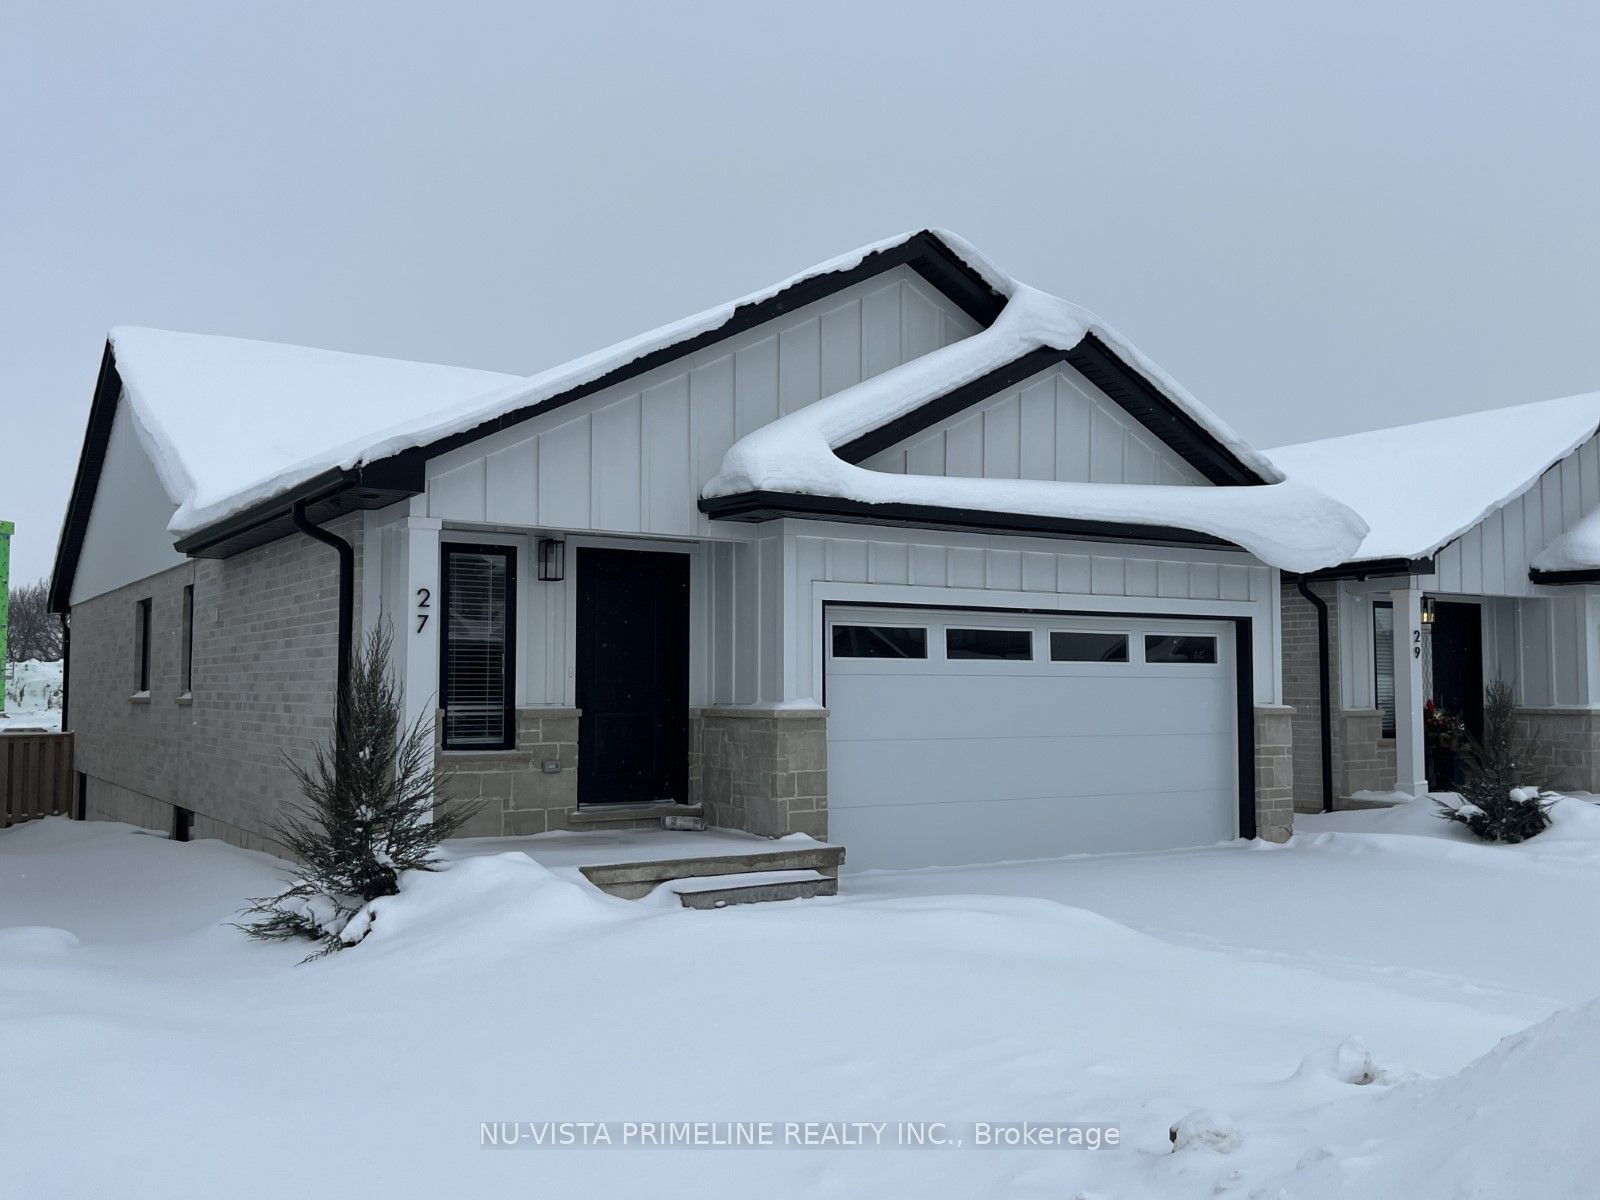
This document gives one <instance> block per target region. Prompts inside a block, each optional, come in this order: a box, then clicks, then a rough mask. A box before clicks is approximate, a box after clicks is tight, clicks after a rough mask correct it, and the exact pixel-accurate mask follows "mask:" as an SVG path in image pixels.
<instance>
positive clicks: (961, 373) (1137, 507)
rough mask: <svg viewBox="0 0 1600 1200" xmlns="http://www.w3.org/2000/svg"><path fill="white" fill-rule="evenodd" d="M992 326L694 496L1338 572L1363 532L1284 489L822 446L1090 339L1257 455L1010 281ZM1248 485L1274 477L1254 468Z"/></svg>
mask: <svg viewBox="0 0 1600 1200" xmlns="http://www.w3.org/2000/svg"><path fill="white" fill-rule="evenodd" d="M1000 290H1001V291H1002V293H1003V294H1005V295H1006V296H1007V302H1006V306H1005V308H1004V310H1003V311H1002V312H1001V314H1000V316H999V317H998V318H997V319H996V321H995V322H994V324H993V325H992V326H990V327H989V328H988V329H986V330H983V331H982V332H979V333H976V334H973V335H972V336H971V337H968V338H965V339H963V340H962V341H959V342H955V343H953V344H951V345H949V346H946V347H944V348H942V349H940V350H935V351H933V352H932V353H929V354H926V355H924V356H922V357H921V358H917V359H913V360H911V361H910V362H907V363H904V364H902V365H900V366H898V367H894V368H892V369H890V370H888V371H885V372H884V373H883V374H881V375H878V376H875V377H874V378H872V379H868V380H865V381H863V382H861V383H858V384H856V385H855V386H853V387H849V388H846V389H844V390H843V391H840V392H836V393H834V394H833V395H831V396H827V397H825V398H823V399H822V400H819V401H817V402H816V403H815V404H811V405H808V406H807V407H805V408H803V409H800V410H798V411H797V412H794V413H790V414H789V415H787V416H785V417H781V418H779V419H778V420H777V421H774V422H773V423H772V424H770V425H766V426H764V427H762V428H760V429H757V430H754V431H752V432H751V433H749V434H748V435H746V436H745V437H744V438H742V439H741V440H740V441H738V442H736V443H735V444H734V445H733V447H732V448H731V449H730V450H729V451H728V453H727V455H726V456H725V458H724V459H723V462H722V470H721V472H720V473H719V474H718V475H717V477H716V478H714V479H713V480H711V482H710V483H708V484H707V485H706V488H705V494H706V495H707V496H731V495H738V494H741V493H744V492H757V491H768V492H780V493H782V492H787V493H796V492H798V493H802V494H805V495H811V496H829V497H834V498H838V499H846V500H853V501H858V502H862V503H867V504H890V503H900V504H921V505H932V506H935V507H940V508H970V509H979V510H984V511H992V512H1007V513H1023V514H1028V515H1032V516H1046V517H1060V518H1064V519H1080V520H1102V521H1109V522H1117V523H1126V524H1134V525H1166V526H1172V527H1176V528H1181V529H1189V530H1198V531H1200V532H1202V533H1207V534H1211V535H1212V536H1215V537H1219V538H1222V539H1224V540H1226V541H1229V542H1233V543H1235V544H1237V545H1240V546H1243V547H1244V548H1245V549H1247V550H1249V551H1250V552H1252V553H1253V554H1255V555H1256V556H1257V557H1258V558H1260V559H1262V560H1263V561H1265V562H1268V563H1271V564H1272V565H1274V566H1279V567H1283V568H1285V569H1287V570H1292V571H1311V570H1316V569H1318V568H1321V567H1327V566H1332V565H1334V564H1336V563H1338V562H1342V561H1343V560H1344V558H1345V557H1346V556H1347V555H1349V554H1350V553H1351V552H1352V551H1353V550H1354V549H1355V548H1356V547H1357V546H1358V545H1360V543H1361V538H1362V536H1363V534H1364V533H1365V532H1366V527H1365V526H1364V525H1363V524H1362V523H1361V521H1360V520H1359V518H1357V516H1356V515H1355V513H1353V512H1351V511H1350V510H1349V509H1348V508H1346V507H1344V506H1343V505H1341V504H1338V503H1335V502H1334V501H1332V500H1330V499H1328V498H1327V497H1326V496H1324V495H1321V494H1320V493H1318V492H1316V491H1314V490H1313V489H1311V488H1308V487H1305V486H1303V485H1302V484H1299V483H1295V482H1277V483H1272V484H1265V485H1259V486H1238V487H1183V486H1170V485H1149V484H1121V483H1118V484H1105V483H1064V482H1057V481H1051V480H1009V479H967V478H954V477H949V476H927V475H902V474H890V473H884V472H878V471H871V470H867V469H865V468H863V467H858V466H855V465H853V464H851V463H847V462H845V461H844V460H843V459H841V458H839V457H838V456H837V455H836V454H835V453H834V450H833V448H834V447H836V446H842V445H844V444H846V443H848V442H850V441H852V440H854V439H855V438H857V437H860V436H861V435H862V434H864V433H867V432H869V431H871V430H873V429H876V428H878V427H880V426H882V425H885V424H887V423H889V422H891V421H894V420H896V419H898V418H899V417H901V416H904V415H905V414H907V413H910V412H912V411H914V410H915V409H917V408H919V407H921V406H922V405H923V404H926V403H927V402H928V401H930V400H932V399H934V398H935V397H937V396H940V395H943V394H944V393H946V392H949V391H950V390H952V389H953V388H955V387H958V386H960V385H961V384H964V383H967V382H969V381H971V380H973V379H977V378H979V377H980V376H982V375H985V374H987V373H988V372H990V371H993V370H995V369H996V368H998V367H1000V366H1003V365H1004V364H1006V363H1009V362H1012V361H1014V360H1015V359H1017V358H1018V357H1020V356H1021V355H1023V354H1026V353H1028V352H1030V351H1032V350H1037V349H1040V348H1055V349H1062V350H1066V349H1071V348H1072V347H1073V346H1076V345H1077V344H1078V343H1079V342H1080V341H1082V340H1083V338H1084V337H1085V336H1086V335H1087V334H1089V333H1094V334H1095V335H1097V336H1098V337H1100V338H1101V339H1102V340H1103V341H1105V342H1106V343H1107V344H1108V345H1110V346H1111V347H1112V348H1113V349H1114V350H1115V351H1116V352H1117V353H1118V355H1120V356H1122V357H1124V359H1125V360H1126V361H1128V362H1130V363H1131V364H1133V365H1135V366H1136V367H1137V369H1138V370H1140V371H1141V373H1143V374H1145V376H1146V377H1147V378H1149V379H1150V380H1151V382H1152V383H1155V384H1156V386H1158V387H1159V388H1161V389H1162V391H1164V392H1165V393H1166V394H1167V396H1168V397H1169V398H1170V399H1172V400H1173V401H1174V402H1175V403H1177V404H1178V405H1179V406H1180V407H1182V408H1183V409H1185V411H1187V412H1188V413H1189V414H1190V415H1191V416H1193V417H1194V418H1195V419H1196V420H1198V421H1200V422H1201V423H1202V424H1204V425H1205V426H1206V427H1207V428H1208V429H1209V430H1210V431H1211V432H1212V433H1213V434H1214V435H1216V436H1217V437H1218V438H1219V440H1222V441H1223V442H1224V443H1225V444H1226V445H1228V447H1229V449H1230V450H1232V451H1233V452H1234V453H1235V454H1236V455H1237V456H1238V457H1239V458H1241V459H1242V460H1244V461H1245V462H1247V463H1250V464H1251V465H1252V466H1254V465H1255V464H1257V463H1259V462H1260V456H1259V455H1258V454H1256V452H1255V451H1253V450H1251V449H1250V448H1249V447H1248V446H1246V445H1244V443H1243V442H1241V441H1240V440H1239V438H1238V437H1237V435H1235V434H1234V433H1233V432H1232V431H1231V430H1229V429H1228V428H1227V427H1226V426H1224V425H1222V424H1221V423H1220V422H1219V421H1217V420H1216V418H1215V417H1214V416H1212V415H1211V414H1210V413H1209V412H1208V411H1207V410H1206V409H1204V408H1202V407H1201V406H1200V405H1199V404H1198V403H1197V402H1196V401H1195V400H1194V399H1193V398H1192V397H1190V396H1189V395H1188V394H1187V393H1185V392H1183V391H1182V390H1181V389H1180V388H1178V386H1177V385H1176V384H1175V383H1174V382H1172V381H1171V380H1170V379H1168V378H1167V377H1166V376H1165V375H1164V374H1163V373H1162V372H1161V371H1160V370H1159V369H1158V368H1156V367H1154V365H1153V364H1151V363H1149V362H1148V360H1146V359H1144V358H1143V357H1142V356H1140V355H1139V354H1138V352H1137V351H1136V350H1134V349H1133V347H1132V346H1131V345H1129V343H1128V342H1127V341H1126V339H1124V338H1122V337H1121V336H1120V335H1119V334H1118V333H1117V332H1116V331H1115V330H1113V329H1111V328H1110V327H1108V326H1107V325H1106V324H1105V323H1104V322H1102V321H1100V319H1099V318H1097V317H1096V316H1095V315H1094V314H1093V313H1090V312H1088V311H1087V310H1085V309H1082V308H1079V307H1078V306H1077V305H1074V304H1070V303H1068V302H1067V301H1065V300H1060V299H1057V298H1056V297H1054V296H1050V295H1047V294H1046V293H1044V292H1040V291H1037V290H1035V289H1034V288H1030V287H1027V286H1026V285H1024V284H1019V283H1016V282H1014V281H1011V280H1006V281H1004V284H1003V286H1002V288H1001V289H1000ZM1259 470H1260V474H1261V475H1262V476H1263V477H1265V478H1267V479H1273V480H1280V481H1281V480H1282V475H1281V474H1280V473H1279V472H1278V471H1276V470H1273V469H1271V468H1270V466H1268V465H1266V464H1263V466H1262V468H1260V469H1259Z"/></svg>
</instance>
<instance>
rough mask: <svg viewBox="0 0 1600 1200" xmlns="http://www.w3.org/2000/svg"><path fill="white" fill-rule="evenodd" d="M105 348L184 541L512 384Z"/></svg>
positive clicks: (201, 347)
mask: <svg viewBox="0 0 1600 1200" xmlns="http://www.w3.org/2000/svg"><path fill="white" fill-rule="evenodd" d="M111 347H112V351H113V353H114V354H115V356H116V363H117V373H118V375H120V376H121V378H122V386H123V395H124V397H125V398H126V400H127V402H128V403H129V405H130V407H131V410H132V415H133V418H134V425H135V428H136V429H137V430H138V433H139V439H140V442H141V443H142V444H143V446H144V448H145V451H146V453H148V454H149V455H150V457H151V460H152V461H153V462H154V463H155V468H156V473H157V474H158V475H159V476H160V477H161V484H162V486H163V487H164V488H165V489H166V491H167V495H168V497H169V498H170V499H171V500H172V502H173V503H174V504H176V505H177V506H178V511H177V513H176V514H175V515H174V517H173V519H172V522H171V524H170V525H169V526H168V528H170V529H171V530H172V532H174V533H176V534H183V533H186V532H188V531H190V530H193V529H196V528H199V527H200V526H203V525H207V524H209V523H211V522H212V521H214V520H217V519H219V518H220V517H223V516H227V515H229V514H231V513H233V512H237V511H238V510H239V509H241V508H243V507H245V506H247V505H249V504H252V503H254V502H255V501H256V500H259V499H265V498H266V497H268V496H270V495H273V494H275V493H277V492H279V491H282V490H284V489H285V488H288V487H292V486H294V485H295V484H297V483H303V482H305V481H306V480H307V479H310V478H312V477H313V476H315V475H317V474H319V473H320V472H321V471H323V470H325V469H326V468H327V467H330V466H336V465H340V464H344V463H353V462H355V461H359V460H360V459H361V458H362V457H363V456H364V455H366V454H367V453H368V452H369V451H370V448H371V447H372V446H373V445H374V444H377V443H381V442H382V441H383V439H384V437H385V431H387V430H391V429H395V428H407V427H410V426H412V425H414V424H416V423H417V422H419V421H426V420H428V419H430V418H432V417H433V416H435V415H436V414H437V413H439V412H440V411H441V410H443V409H448V408H449V407H451V406H453V405H459V404H461V403H462V402H463V401H466V400H470V399H472V398H473V397H476V396H481V395H483V394H484V393H485V392H488V391H492V390H494V389H496V388H502V389H503V388H505V387H507V386H508V385H511V384H515V383H518V382H520V380H519V377H518V376H516V375H502V374H499V373H497V372H494V371H473V370H467V369H466V368H463V367H441V366H436V365H434V364H432V363H420V362H404V361H401V360H399V359H392V358H372V357H369V356H367V355H363V354H343V353H340V352H339V351H335V350H313V349H310V348H308V347H306V346H287V345H283V344H280V343H277V342H253V341H246V340H245V339H243V338H231V337H212V336H210V335H207V334H200V333H170V332H167V331H165V330H161V329H140V328H136V327H132V326H122V327H119V328H116V329H113V330H112V331H111Z"/></svg>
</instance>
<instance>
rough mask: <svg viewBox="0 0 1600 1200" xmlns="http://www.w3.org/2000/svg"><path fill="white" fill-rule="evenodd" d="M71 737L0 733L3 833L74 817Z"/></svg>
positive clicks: (0, 804) (1, 822)
mask: <svg viewBox="0 0 1600 1200" xmlns="http://www.w3.org/2000/svg"><path fill="white" fill-rule="evenodd" d="M72 779H73V775H72V735H71V734H70V733H0V829H3V828H5V827H6V826H8V825H15V824H17V823H18V822H19V821H31V820H33V819H34V818H35V817H48V816H53V815H60V816H63V817H70V816H72V807H73V804H72V801H73V796H72V793H73V787H72Z"/></svg>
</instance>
